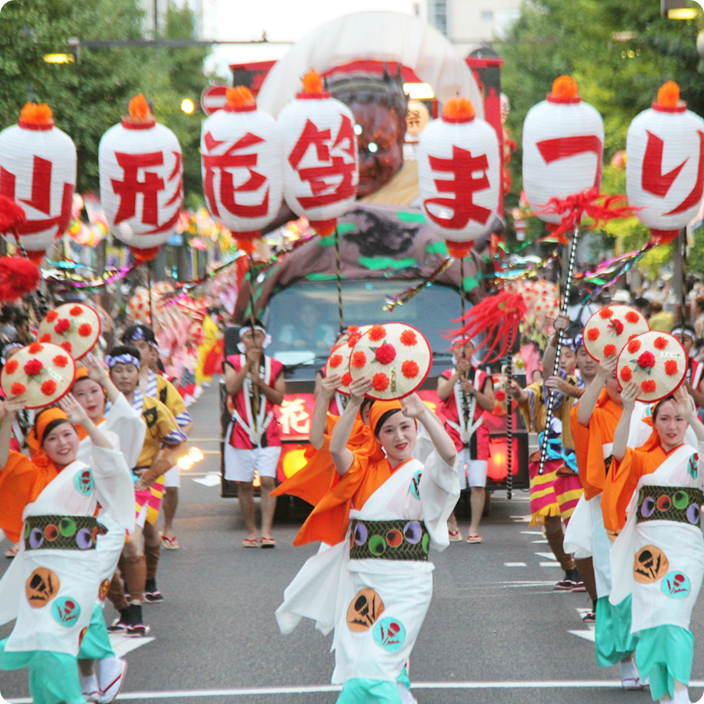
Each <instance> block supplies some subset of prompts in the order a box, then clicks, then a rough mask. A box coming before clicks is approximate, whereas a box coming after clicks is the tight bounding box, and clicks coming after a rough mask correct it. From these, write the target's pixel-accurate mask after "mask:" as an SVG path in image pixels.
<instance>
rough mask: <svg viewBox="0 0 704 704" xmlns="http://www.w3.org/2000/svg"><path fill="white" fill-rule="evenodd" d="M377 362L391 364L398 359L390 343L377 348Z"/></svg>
mask: <svg viewBox="0 0 704 704" xmlns="http://www.w3.org/2000/svg"><path fill="white" fill-rule="evenodd" d="M375 356H376V361H377V362H379V363H380V364H391V362H393V361H394V359H396V350H395V349H394V346H393V345H390V344H389V343H388V342H387V343H385V344H383V345H381V346H380V347H377V348H376V355H375Z"/></svg>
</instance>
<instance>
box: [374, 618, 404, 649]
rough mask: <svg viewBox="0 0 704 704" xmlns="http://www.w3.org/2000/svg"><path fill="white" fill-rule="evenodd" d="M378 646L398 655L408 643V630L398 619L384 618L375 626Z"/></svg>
mask: <svg viewBox="0 0 704 704" xmlns="http://www.w3.org/2000/svg"><path fill="white" fill-rule="evenodd" d="M374 640H375V641H376V644H377V645H379V646H381V647H382V648H383V649H384V650H388V652H390V653H397V652H398V651H399V650H401V648H402V647H403V644H404V643H405V641H406V628H405V626H404V625H403V624H402V623H401V622H400V621H399V620H398V619H396V618H382V619H381V621H378V622H377V624H376V626H374Z"/></svg>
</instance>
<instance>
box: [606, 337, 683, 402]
mask: <svg viewBox="0 0 704 704" xmlns="http://www.w3.org/2000/svg"><path fill="white" fill-rule="evenodd" d="M686 373H687V353H686V352H685V350H684V347H682V343H681V342H680V341H679V340H678V339H677V338H676V337H673V336H672V335H669V334H668V333H666V332H659V331H658V330H650V331H648V332H645V333H643V334H641V335H636V336H635V337H634V338H633V339H631V340H629V341H628V343H627V344H626V346H625V347H624V348H623V350H622V351H621V354H619V356H618V362H617V364H616V378H617V379H618V382H619V384H620V385H621V386H623V385H624V384H627V383H628V382H629V381H635V382H636V383H637V384H638V385H639V386H640V389H641V390H640V393H639V394H638V399H637V400H638V401H645V402H646V403H654V402H655V401H659V400H660V399H661V398H665V397H667V396H669V395H670V394H671V393H672V392H673V391H675V389H677V387H678V386H679V385H680V384H681V383H682V382H683V381H684V378H685V374H686Z"/></svg>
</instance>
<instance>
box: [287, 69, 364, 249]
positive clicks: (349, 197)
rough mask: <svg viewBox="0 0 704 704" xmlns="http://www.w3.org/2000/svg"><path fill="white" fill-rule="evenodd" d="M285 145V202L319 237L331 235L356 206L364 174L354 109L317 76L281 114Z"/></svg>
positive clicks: (307, 80)
mask: <svg viewBox="0 0 704 704" xmlns="http://www.w3.org/2000/svg"><path fill="white" fill-rule="evenodd" d="M279 125H280V126H281V131H282V133H283V141H284V198H285V199H286V203H287V204H288V206H289V208H291V210H293V212H294V213H296V215H299V216H302V217H306V218H308V221H309V222H310V224H311V227H313V228H314V229H315V230H316V231H317V232H318V234H320V235H323V236H325V235H329V234H331V233H333V232H334V231H335V228H336V227H337V218H338V217H339V216H341V215H344V214H345V213H346V212H347V210H348V209H349V208H350V207H351V206H352V204H353V203H354V200H355V196H356V194H357V183H358V182H359V171H358V164H357V137H356V136H355V133H354V117H353V115H352V112H351V111H350V109H349V108H348V107H347V106H346V105H345V104H344V103H341V102H340V101H339V100H335V99H334V98H331V97H330V93H327V92H324V91H323V89H322V82H321V80H320V76H319V75H318V74H317V73H316V72H315V71H311V72H310V73H309V74H307V75H306V77H305V78H304V79H303V92H302V93H299V94H298V95H297V96H296V99H295V100H292V101H291V102H290V103H289V104H288V105H286V107H284V109H283V110H282V111H281V112H280V113H279Z"/></svg>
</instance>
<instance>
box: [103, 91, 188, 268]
mask: <svg viewBox="0 0 704 704" xmlns="http://www.w3.org/2000/svg"><path fill="white" fill-rule="evenodd" d="M98 155H99V156H98V158H99V162H100V201H101V203H102V205H103V208H104V210H105V215H106V216H107V219H108V222H109V224H110V229H111V231H112V232H113V234H114V235H115V237H117V238H118V239H119V240H120V241H122V242H124V243H125V244H127V245H129V247H130V249H131V250H132V252H133V254H134V255H135V257H137V258H138V259H140V260H142V261H147V260H149V259H153V258H154V257H155V256H156V255H157V253H158V251H159V246H160V245H162V244H165V243H166V242H168V240H169V239H170V237H171V235H172V234H173V233H174V230H175V227H176V224H177V222H178V218H179V215H180V213H181V208H182V206H183V165H182V160H181V147H180V145H179V143H178V139H177V138H176V135H175V134H174V133H173V132H172V131H171V130H170V129H169V128H168V127H165V126H164V125H160V124H159V123H157V121H156V119H155V118H154V116H153V115H152V114H151V112H150V110H149V105H148V104H147V101H146V100H145V99H144V96H143V95H141V94H140V95H138V96H137V97H136V98H133V99H132V100H131V101H130V112H129V115H127V116H125V117H124V118H123V119H122V122H121V123H120V124H119V125H114V126H113V127H111V128H110V129H109V130H108V131H107V132H106V133H105V134H104V135H103V137H102V139H101V140H100V147H99V151H98Z"/></svg>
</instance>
